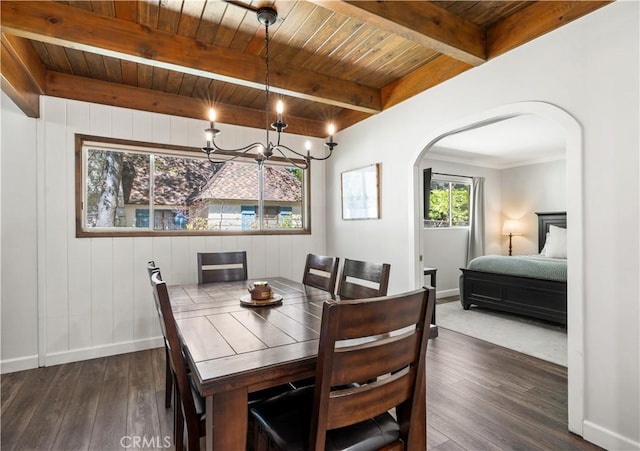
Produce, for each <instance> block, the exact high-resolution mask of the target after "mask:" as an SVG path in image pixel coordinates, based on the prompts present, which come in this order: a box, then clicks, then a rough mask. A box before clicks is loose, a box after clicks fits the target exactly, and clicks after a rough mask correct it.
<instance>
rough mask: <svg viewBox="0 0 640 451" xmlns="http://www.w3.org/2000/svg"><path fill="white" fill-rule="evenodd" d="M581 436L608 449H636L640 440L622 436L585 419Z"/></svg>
mask: <svg viewBox="0 0 640 451" xmlns="http://www.w3.org/2000/svg"><path fill="white" fill-rule="evenodd" d="M582 432H583V434H584V435H583V438H584V439H585V440H587V441H589V442H591V443H595V444H596V445H598V446H600V447H602V448H604V449H610V450H619V451H623V450H624V451H638V450H640V442H634V441H633V440H631V439H629V438H627V437H623V436H621V435H620V434H617V433H615V432H613V431H610V430H608V429H605V428H603V427H602V426H598V425H597V424H594V423H591V422H590V421H585V422H584V423H583V431H582Z"/></svg>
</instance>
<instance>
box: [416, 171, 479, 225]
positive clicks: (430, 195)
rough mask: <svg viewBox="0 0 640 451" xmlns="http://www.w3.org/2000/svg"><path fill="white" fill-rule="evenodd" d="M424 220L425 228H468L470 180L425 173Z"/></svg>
mask: <svg viewBox="0 0 640 451" xmlns="http://www.w3.org/2000/svg"><path fill="white" fill-rule="evenodd" d="M424 195H425V218H424V226H425V227H427V228H450V227H468V226H469V211H470V208H469V207H470V204H469V201H470V199H471V180H470V179H469V178H467V177H463V176H455V175H443V174H437V173H431V171H429V176H427V173H426V171H425V190H424Z"/></svg>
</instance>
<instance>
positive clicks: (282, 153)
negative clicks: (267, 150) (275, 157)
mask: <svg viewBox="0 0 640 451" xmlns="http://www.w3.org/2000/svg"><path fill="white" fill-rule="evenodd" d="M280 147H283V148H285V149H287V150H288V151H290V152H293V153H295V154H296V155H300V156H301V157H302V158H304V160H305V164H304V165H301V164H300V163H297V162H295V161H293V160H292V159H291V158H289V157H288V156H287V154H285V153H284V152H283V151H282V149H281V148H280ZM273 149H275V150H277V151H278V152H279V153H280V155H282V158H284V159H285V160H287V162H289V163H290V164H292V165H293V166H295V167H296V168H298V169H303V170H306V169H309V160H308V159H307V157H306V156H304V155H302V154H299V153H298V152H296V151H294V150H292V149H289V148H288V147H287V146H273Z"/></svg>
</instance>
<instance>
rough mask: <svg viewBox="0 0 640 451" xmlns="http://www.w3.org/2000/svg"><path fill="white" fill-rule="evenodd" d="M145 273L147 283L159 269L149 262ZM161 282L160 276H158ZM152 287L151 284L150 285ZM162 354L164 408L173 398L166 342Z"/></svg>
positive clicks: (151, 261) (168, 405)
mask: <svg viewBox="0 0 640 451" xmlns="http://www.w3.org/2000/svg"><path fill="white" fill-rule="evenodd" d="M147 271H148V273H149V281H150V282H151V276H152V275H153V274H154V273H156V272H157V273H158V274H160V267H159V266H158V265H156V262H155V261H153V260H149V262H148V263H147ZM160 279H161V280H162V275H160ZM151 286H153V283H152V284H151ZM164 354H165V371H164V379H165V381H164V406H165V408H167V409H168V408H169V407H171V398H172V396H173V376H172V374H171V367H170V365H169V346H168V345H167V340H166V339H165V341H164Z"/></svg>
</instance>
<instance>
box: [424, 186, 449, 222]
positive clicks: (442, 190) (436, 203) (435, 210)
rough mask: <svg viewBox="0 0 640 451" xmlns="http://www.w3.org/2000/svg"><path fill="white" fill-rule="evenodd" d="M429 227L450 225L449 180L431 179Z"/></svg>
mask: <svg viewBox="0 0 640 451" xmlns="http://www.w3.org/2000/svg"><path fill="white" fill-rule="evenodd" d="M425 225H426V226H427V227H449V182H440V181H436V180H433V181H431V198H430V205H429V220H428V221H426V224H425Z"/></svg>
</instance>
